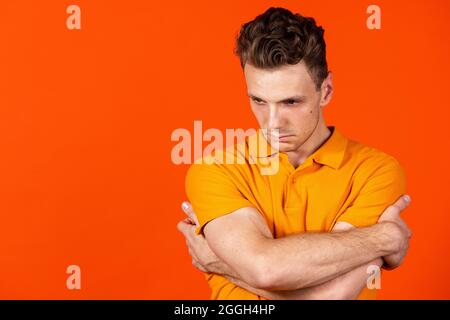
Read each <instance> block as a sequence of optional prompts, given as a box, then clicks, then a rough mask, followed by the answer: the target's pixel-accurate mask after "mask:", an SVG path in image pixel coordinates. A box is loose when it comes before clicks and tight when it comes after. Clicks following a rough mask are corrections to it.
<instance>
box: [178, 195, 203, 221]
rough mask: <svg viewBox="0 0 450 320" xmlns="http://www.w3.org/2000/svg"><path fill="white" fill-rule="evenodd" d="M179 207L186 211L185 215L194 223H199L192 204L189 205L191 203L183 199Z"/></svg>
mask: <svg viewBox="0 0 450 320" xmlns="http://www.w3.org/2000/svg"><path fill="white" fill-rule="evenodd" d="M181 209H182V210H183V211H184V213H186V214H187V216H188V217H189V218H190V219H191V220H192V221H193V222H194V223H195V225H197V226H198V225H200V224H199V223H198V220H197V215H196V214H195V212H194V209H192V206H191V204H190V203H189V202H187V201H184V202H183V203H182V204H181Z"/></svg>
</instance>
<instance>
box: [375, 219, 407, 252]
mask: <svg viewBox="0 0 450 320" xmlns="http://www.w3.org/2000/svg"><path fill="white" fill-rule="evenodd" d="M373 227H374V229H375V232H376V237H375V238H376V241H375V242H376V246H377V251H378V253H379V256H380V257H383V256H386V255H389V254H392V253H395V252H397V251H398V250H399V242H400V241H399V239H400V238H401V230H400V228H399V227H398V226H397V225H396V224H395V223H394V222H390V221H383V222H380V223H377V224H375V225H374V226H373Z"/></svg>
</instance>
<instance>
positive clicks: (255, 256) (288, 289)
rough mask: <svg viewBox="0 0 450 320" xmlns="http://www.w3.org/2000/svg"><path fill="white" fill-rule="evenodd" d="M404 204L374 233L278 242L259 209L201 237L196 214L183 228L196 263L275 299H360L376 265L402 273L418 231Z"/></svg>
mask: <svg viewBox="0 0 450 320" xmlns="http://www.w3.org/2000/svg"><path fill="white" fill-rule="evenodd" d="M407 205H408V202H407V201H405V198H400V199H399V200H398V201H397V202H396V203H395V204H394V205H393V206H390V207H389V208H388V209H386V210H385V212H384V213H383V215H382V217H381V218H380V221H379V222H380V223H378V224H376V225H374V226H371V227H367V228H352V226H351V225H349V224H345V223H338V224H336V226H335V228H334V229H333V232H332V233H302V234H296V235H292V236H288V237H284V238H280V239H274V238H273V237H272V234H271V233H270V230H269V229H268V227H267V225H266V224H265V221H264V219H263V218H262V216H261V215H260V214H259V212H258V211H257V210H256V209H254V208H250V207H247V208H242V209H239V210H237V211H235V212H233V213H231V214H228V215H226V216H222V217H220V218H217V219H214V220H212V221H210V222H209V223H208V224H206V226H205V227H204V236H202V235H196V234H195V228H196V223H197V224H198V222H197V220H196V217H195V213H194V212H193V211H192V209H188V210H187V213H188V215H189V218H188V219H186V220H184V221H182V222H180V223H179V224H178V228H179V230H180V231H181V232H182V233H183V234H184V236H185V237H186V240H187V244H188V247H189V252H190V254H191V256H192V258H193V262H194V264H195V265H196V266H197V267H198V268H199V269H200V270H202V271H204V272H212V273H217V274H221V275H223V276H224V277H226V278H227V279H229V280H230V281H231V282H233V283H235V284H236V285H238V286H240V287H242V288H244V289H247V290H249V291H251V292H253V293H256V294H259V295H261V296H264V297H266V298H269V299H335V298H337V299H354V298H356V297H357V296H358V294H359V292H360V291H361V290H362V289H363V287H364V286H365V284H366V280H367V273H366V269H367V266H368V265H370V264H375V265H378V266H381V265H382V263H383V260H382V259H381V257H383V258H384V261H385V263H386V264H387V265H388V266H389V267H391V268H395V267H396V266H398V265H399V264H400V263H401V261H402V259H403V257H404V255H405V253H406V251H407V248H408V240H409V238H410V236H411V232H410V231H409V229H408V227H407V226H406V225H405V224H404V222H403V221H402V220H401V219H400V216H399V213H400V212H401V211H402V210H403V209H404V208H406V206H407Z"/></svg>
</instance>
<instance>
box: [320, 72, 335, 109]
mask: <svg viewBox="0 0 450 320" xmlns="http://www.w3.org/2000/svg"><path fill="white" fill-rule="evenodd" d="M333 91H334V86H333V74H332V73H331V71H330V72H328V76H327V77H326V78H325V79H324V80H323V82H322V86H321V88H320V106H321V107H325V106H326V105H327V104H328V103H330V101H331V98H332V97H333Z"/></svg>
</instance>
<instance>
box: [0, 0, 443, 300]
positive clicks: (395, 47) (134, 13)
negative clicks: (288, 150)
mask: <svg viewBox="0 0 450 320" xmlns="http://www.w3.org/2000/svg"><path fill="white" fill-rule="evenodd" d="M71 4H77V5H79V6H80V7H81V26H82V29H81V30H68V29H67V28H66V18H67V17H68V14H66V8H67V6H68V5H71ZM370 4H377V5H379V6H380V7H381V10H382V11H381V12H382V29H381V30H375V31H371V30H368V29H367V28H366V18H367V16H368V15H367V14H366V8H367V7H368V5H370ZM271 5H279V6H285V7H287V8H289V9H291V10H293V11H297V12H301V13H303V14H304V15H309V16H314V17H315V18H316V19H317V21H318V23H319V24H321V25H322V26H323V27H324V28H325V30H326V32H325V35H326V41H327V45H328V48H327V49H328V61H329V65H330V69H331V70H332V71H333V72H334V80H335V96H334V99H333V101H332V103H331V104H330V105H329V106H327V108H326V112H325V116H326V119H327V123H328V124H330V125H336V126H337V127H338V128H340V130H341V131H342V132H343V133H344V134H346V135H347V136H349V137H351V138H353V139H356V140H359V141H362V142H365V143H367V144H369V145H372V146H375V147H378V148H380V149H382V150H384V151H386V152H388V153H390V154H392V155H394V156H395V157H396V158H397V159H399V161H400V162H401V163H402V164H403V166H404V167H405V169H406V172H407V176H408V191H409V193H410V194H411V196H412V199H413V202H412V205H411V207H410V208H409V209H408V210H407V211H406V212H405V214H404V217H405V219H406V220H407V222H408V223H409V224H410V226H411V227H412V229H413V231H414V237H413V240H412V243H411V250H410V253H409V255H408V257H407V259H406V261H405V263H404V265H403V266H402V267H401V268H399V269H397V270H395V271H392V272H388V273H385V275H384V278H383V280H382V290H381V293H380V295H379V297H380V298H385V299H393V298H400V299H410V298H418V299H421V298H425V299H431V298H436V299H444V298H446V299H449V298H450V250H449V249H448V247H449V245H450V237H449V231H448V228H449V223H450V210H449V209H450V205H449V203H448V199H449V196H448V194H447V192H448V190H449V188H448V185H447V184H448V181H449V180H450V176H449V170H448V168H447V167H448V165H449V162H450V152H449V142H448V134H447V129H446V128H448V120H449V114H450V110H449V102H448V101H449V100H448V96H447V94H448V92H449V88H448V76H449V74H450V63H449V56H450V48H449V41H448V40H449V39H448V34H449V32H450V27H449V24H448V22H447V21H446V20H448V19H449V18H450V2H449V1H446V0H441V1H438V0H435V1H428V0H421V1H381V0H376V1H331V0H330V1H313V0H308V1H306V0H303V1H298V0H295V1H261V0H258V1H256V0H255V1H244V0H240V1H228V0H227V1H224V0H221V1H206V0H203V1H181V0H180V1H144V0H142V1H136V0H129V1H101V0H95V1H87V0H86V1H75V0H73V1H39V2H38V1H31V0H30V1H23V0H22V1H13V0H9V1H3V2H2V4H1V8H0V39H1V40H2V50H0V112H1V114H0V130H1V132H0V143H1V152H2V154H1V158H0V168H1V179H0V214H1V223H0V298H2V299H8V298H56V299H62V298H64V299H80V298H83V299H91V298H104V299H116V298H122V299H198V298H203V299H207V298H209V289H208V287H207V284H206V282H205V281H204V278H203V275H202V274H201V273H200V272H198V271H196V270H195V269H194V268H193V267H192V266H191V261H190V258H189V256H188V253H187V251H186V250H185V243H184V240H183V238H182V236H181V235H180V234H179V233H178V231H177V230H176V227H175V226H176V223H177V221H178V220H179V219H181V218H183V216H184V215H183V213H182V212H181V211H180V209H179V208H180V203H181V201H182V200H184V197H185V195H184V175H185V173H186V170H187V166H186V165H181V166H175V165H174V164H172V162H171V158H170V152H171V149H172V147H173V146H174V145H175V142H172V141H171V140H170V136H171V133H172V131H173V130H174V129H176V128H187V129H190V130H191V131H192V129H193V121H194V120H203V128H204V130H205V129H207V128H211V127H215V128H219V129H221V130H224V129H226V128H254V127H256V126H257V124H256V121H255V120H254V118H253V116H252V114H251V112H250V108H249V105H248V101H247V98H246V96H245V85H244V79H243V76H242V72H241V70H240V67H239V63H238V59H237V58H236V57H234V56H233V53H232V50H233V47H234V37H235V34H236V32H237V31H238V29H239V26H240V25H241V24H242V23H243V22H246V21H248V20H250V19H252V18H254V17H255V16H256V15H257V14H259V13H261V12H263V11H264V10H265V9H267V8H268V7H269V6H271ZM71 264H76V265H79V266H80V267H81V285H82V288H81V290H68V289H67V288H66V278H67V277H68V275H67V274H66V268H67V266H68V265H71Z"/></svg>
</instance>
